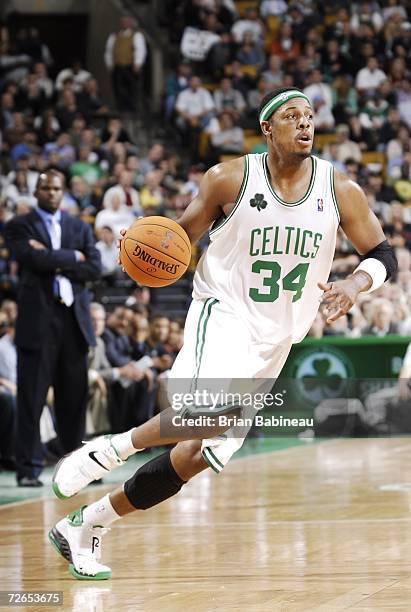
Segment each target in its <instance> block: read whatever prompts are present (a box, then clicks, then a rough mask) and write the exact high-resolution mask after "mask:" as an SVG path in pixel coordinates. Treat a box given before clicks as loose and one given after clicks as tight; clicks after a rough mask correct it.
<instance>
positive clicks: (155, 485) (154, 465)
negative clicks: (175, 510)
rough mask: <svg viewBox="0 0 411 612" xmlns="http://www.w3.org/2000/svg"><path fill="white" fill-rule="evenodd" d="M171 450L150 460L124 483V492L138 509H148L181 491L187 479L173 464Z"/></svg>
mask: <svg viewBox="0 0 411 612" xmlns="http://www.w3.org/2000/svg"><path fill="white" fill-rule="evenodd" d="M170 453H171V451H167V452H165V453H163V454H162V455H159V456H158V457H155V458H154V459H152V460H151V461H148V462H147V463H145V464H144V465H142V466H141V468H139V469H138V470H137V472H136V473H135V474H134V476H132V477H131V478H129V480H127V481H126V482H125V483H124V493H125V494H126V496H127V499H128V500H129V502H130V503H131V504H132V505H133V506H134V507H135V508H137V509H138V510H147V508H151V507H152V506H156V505H157V504H159V503H160V502H162V501H164V500H166V499H168V498H169V497H172V496H173V495H175V494H176V493H178V492H179V490H180V489H181V487H182V486H183V484H185V481H184V480H182V479H181V478H180V476H179V475H178V474H177V472H176V471H175V469H174V468H173V466H172V463H171V459H170Z"/></svg>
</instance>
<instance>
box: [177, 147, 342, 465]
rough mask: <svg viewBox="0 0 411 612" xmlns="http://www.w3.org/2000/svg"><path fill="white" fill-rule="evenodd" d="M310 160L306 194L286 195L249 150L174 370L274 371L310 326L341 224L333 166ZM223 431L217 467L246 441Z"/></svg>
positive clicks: (210, 373)
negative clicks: (295, 198)
mask: <svg viewBox="0 0 411 612" xmlns="http://www.w3.org/2000/svg"><path fill="white" fill-rule="evenodd" d="M311 164H312V175H311V180H310V183H309V186H308V189H307V191H306V193H305V195H304V196H303V197H302V198H301V199H300V200H298V201H297V202H294V203H287V202H284V201H283V200H282V199H281V198H280V197H279V195H278V194H276V193H275V191H274V189H273V187H272V185H271V183H270V179H269V171H268V165H267V154H266V153H263V154H255V155H247V156H245V158H244V178H243V183H242V185H241V189H240V192H239V194H238V197H237V200H236V202H235V205H234V207H233V209H232V212H231V213H230V214H229V215H228V216H227V217H226V218H222V219H221V220H219V221H217V222H216V223H215V224H214V225H213V227H212V229H211V230H210V240H211V243H210V245H209V247H208V249H207V251H206V252H205V253H204V254H203V256H202V257H201V259H200V262H199V264H198V267H197V270H196V273H195V276H194V290H193V298H194V299H193V302H192V305H191V306H190V310H189V313H188V316H187V322H186V327H185V332H184V346H183V348H182V350H181V351H180V354H179V355H178V357H177V359H176V362H175V364H174V366H173V369H172V372H171V376H172V377H173V378H180V379H183V378H186V379H191V378H193V379H197V378H206V379H213V378H223V377H224V379H230V378H233V379H236V378H249V379H254V378H276V377H277V376H278V375H279V374H280V371H281V369H282V367H283V365H284V363H285V360H286V359H287V355H288V353H289V351H290V348H291V345H292V344H293V343H295V342H300V341H301V340H302V339H303V338H304V337H305V335H306V334H307V332H308V330H309V329H310V327H311V324H312V322H313V320H314V318H315V316H316V314H317V311H318V307H319V298H320V296H321V294H322V291H321V290H320V289H319V288H318V286H317V283H318V282H327V280H328V276H329V273H330V269H331V264H332V260H333V256H334V250H335V241H336V233H337V228H338V225H339V222H340V217H339V212H338V206H337V202H336V198H335V190H334V170H333V166H332V164H330V163H329V162H327V161H325V160H322V159H319V158H317V157H314V156H312V157H311ZM225 437H226V439H225V440H224V439H222V437H221V436H219V437H218V438H216V439H215V440H207V441H204V443H203V452H204V449H206V448H209V449H210V448H212V449H213V456H214V459H215V460H217V462H218V465H220V466H222V465H224V464H225V463H226V462H227V461H228V459H229V458H230V456H231V455H232V454H233V452H235V450H237V448H239V446H241V444H242V442H243V439H241V440H239V439H232V438H231V439H230V437H229V434H228V435H226V436H225ZM234 443H236V444H234ZM224 445H225V446H224ZM229 447H230V448H229ZM232 449H234V450H232ZM207 452H209V451H207V450H205V454H204V457H205V458H206V459H207V461H209V459H210V457H207ZM209 463H210V465H211V463H212V462H211V461H209ZM216 465H217V463H216ZM216 465H212V467H213V468H214V469H216ZM216 471H218V470H216Z"/></svg>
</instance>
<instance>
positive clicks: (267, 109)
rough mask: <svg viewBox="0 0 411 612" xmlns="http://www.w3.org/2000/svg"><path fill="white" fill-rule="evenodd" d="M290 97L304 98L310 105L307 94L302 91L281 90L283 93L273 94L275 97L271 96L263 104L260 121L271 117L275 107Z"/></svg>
mask: <svg viewBox="0 0 411 612" xmlns="http://www.w3.org/2000/svg"><path fill="white" fill-rule="evenodd" d="M292 98H304V100H307V102H308V104H309V105H310V106H311V102H310V101H309V99H308V98H307V96H306V95H305V94H303V92H302V91H298V90H297V89H290V91H283V93H280V94H278V96H275V98H272V99H271V100H270V101H269V102H267V104H266V105H265V106H264V108H263V109H262V111H261V113H260V123H261V122H262V121H267V119H269V118H270V117H271V115H272V114H273V113H274V111H276V110H277V108H279V107H280V106H282V105H283V104H284V103H285V102H288V100H291V99H292Z"/></svg>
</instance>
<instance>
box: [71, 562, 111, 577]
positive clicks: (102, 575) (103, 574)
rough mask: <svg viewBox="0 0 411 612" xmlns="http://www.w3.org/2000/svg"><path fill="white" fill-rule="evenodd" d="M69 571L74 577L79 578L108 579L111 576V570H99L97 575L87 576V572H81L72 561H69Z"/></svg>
mask: <svg viewBox="0 0 411 612" xmlns="http://www.w3.org/2000/svg"><path fill="white" fill-rule="evenodd" d="M69 571H70V574H71V575H72V576H74V578H77V580H108V579H109V578H111V572H99V573H98V574H96V575H95V576H86V575H85V574H79V573H78V571H77V570H76V568H75V567H74V565H73V564H72V563H69Z"/></svg>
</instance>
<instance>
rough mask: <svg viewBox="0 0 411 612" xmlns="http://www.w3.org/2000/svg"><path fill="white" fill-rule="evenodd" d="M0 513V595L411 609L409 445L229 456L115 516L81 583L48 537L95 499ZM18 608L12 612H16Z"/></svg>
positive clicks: (78, 605) (163, 605)
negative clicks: (92, 569)
mask: <svg viewBox="0 0 411 612" xmlns="http://www.w3.org/2000/svg"><path fill="white" fill-rule="evenodd" d="M110 488H112V486H111V487H107V488H106V487H104V488H103V487H99V488H98V489H96V488H94V489H93V488H92V487H91V488H89V489H88V490H87V493H83V494H81V495H78V496H77V497H76V498H75V499H74V500H71V501H67V502H61V501H59V500H57V499H51V498H50V499H46V500H40V501H34V502H27V503H24V502H23V503H20V504H12V505H9V506H3V507H0V519H1V522H0V542H1V546H0V585H1V586H0V590H8V589H13V590H29V591H34V590H41V591H52V590H62V591H63V593H64V605H63V606H61V607H54V608H50V607H47V608H46V607H44V608H40V607H39V608H33V607H31V608H27V610H34V609H36V610H37V609H38V610H42V609H44V610H46V609H50V610H51V609H54V610H61V609H63V610H73V611H74V610H75V611H77V610H78V611H81V612H89V611H90V612H100V611H106V610H107V611H108V610H110V611H114V610H121V611H122V612H126V611H133V612H138V611H142V612H163V611H167V612H172V611H173V612H174V611H179V612H180V611H184V612H192V611H193V612H206V611H207V612H211V611H221V612H223V611H224V612H226V611H234V612H236V611H247V612H249V611H256V612H257V611H258V612H271V611H273V610H279V611H282V612H292V611H304V612H308V611H311V610H315V611H325V612H330V611H338V610H361V611H363V612H365V611H370V612H371V611H375V610H384V611H385V610H410V609H411V440H409V439H407V438H391V439H373V440H366V439H364V440H336V441H327V442H324V443H321V444H314V445H307V446H300V447H295V448H290V449H286V450H284V451H279V452H274V453H266V454H260V455H254V456H251V457H246V458H244V459H239V460H236V461H232V462H231V463H230V464H229V466H228V467H227V468H226V470H225V473H223V474H221V475H219V476H216V475H215V474H213V473H211V471H210V473H204V474H202V475H200V476H198V477H196V478H195V479H194V480H193V481H192V482H191V484H189V485H187V486H186V487H184V489H183V491H182V492H181V493H180V494H179V495H178V496H176V497H175V498H173V499H172V500H169V501H168V502H165V503H164V504H162V505H160V506H159V507H157V508H155V509H153V510H151V511H147V512H138V513H137V512H136V513H135V514H134V515H131V516H129V517H128V518H126V519H125V520H123V521H119V522H118V523H115V524H114V526H113V528H112V530H111V532H110V533H109V534H108V535H107V536H106V538H105V541H104V545H105V550H104V555H103V561H104V562H105V563H107V564H108V565H110V566H111V567H112V570H113V578H112V579H111V580H110V581H104V582H79V581H76V580H75V579H74V578H72V577H71V575H70V574H69V572H68V570H67V564H66V562H65V561H64V560H63V559H61V558H60V557H59V556H58V555H57V554H56V552H55V551H54V549H53V548H52V547H51V546H50V545H49V544H48V542H47V531H48V529H49V528H50V526H52V525H53V524H54V523H55V522H56V521H57V520H58V519H59V518H60V517H61V516H62V515H63V514H65V513H67V512H69V511H71V510H72V509H74V508H76V507H78V506H79V505H80V504H84V503H87V502H89V501H92V500H94V499H96V498H97V497H99V496H100V495H101V494H103V493H105V492H106V491H107V490H109V489H110ZM20 609H22V608H20Z"/></svg>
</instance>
